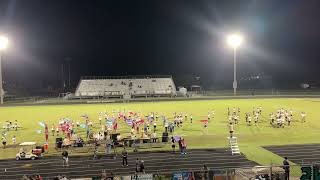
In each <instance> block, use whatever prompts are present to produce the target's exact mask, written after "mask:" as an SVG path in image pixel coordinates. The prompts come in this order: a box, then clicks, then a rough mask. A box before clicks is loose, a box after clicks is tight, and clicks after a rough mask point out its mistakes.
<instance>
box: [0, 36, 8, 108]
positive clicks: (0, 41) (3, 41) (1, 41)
mask: <svg viewBox="0 0 320 180" xmlns="http://www.w3.org/2000/svg"><path fill="white" fill-rule="evenodd" d="M8 43H9V40H8V38H7V37H5V36H0V51H3V50H5V49H7V47H8ZM1 58H2V55H1V52H0V104H3V96H4V91H3V86H2V72H1Z"/></svg>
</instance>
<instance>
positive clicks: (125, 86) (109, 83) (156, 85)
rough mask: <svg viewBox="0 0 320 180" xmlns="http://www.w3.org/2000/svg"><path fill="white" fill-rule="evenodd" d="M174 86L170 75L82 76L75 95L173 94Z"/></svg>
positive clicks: (134, 95) (120, 96)
mask: <svg viewBox="0 0 320 180" xmlns="http://www.w3.org/2000/svg"><path fill="white" fill-rule="evenodd" d="M175 94H176V87H175V84H174V82H173V79H172V77H171V76H134V77H130V76H126V77H114V76H113V77H83V78H81V80H80V82H79V84H78V87H77V89H76V92H75V96H76V97H119V98H122V97H124V96H125V95H126V96H128V95H129V96H130V97H139V96H140V97H141V96H143V97H148V96H174V95H175Z"/></svg>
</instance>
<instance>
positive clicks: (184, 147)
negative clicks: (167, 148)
mask: <svg viewBox="0 0 320 180" xmlns="http://www.w3.org/2000/svg"><path fill="white" fill-rule="evenodd" d="M181 146H182V153H181V154H187V143H186V141H185V140H184V139H182V141H181Z"/></svg>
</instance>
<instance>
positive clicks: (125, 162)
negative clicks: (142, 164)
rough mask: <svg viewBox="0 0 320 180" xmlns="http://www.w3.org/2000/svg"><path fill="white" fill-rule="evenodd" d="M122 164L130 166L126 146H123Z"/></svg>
mask: <svg viewBox="0 0 320 180" xmlns="http://www.w3.org/2000/svg"><path fill="white" fill-rule="evenodd" d="M122 166H128V152H127V151H126V148H123V151H122Z"/></svg>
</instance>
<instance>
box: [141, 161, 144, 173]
mask: <svg viewBox="0 0 320 180" xmlns="http://www.w3.org/2000/svg"><path fill="white" fill-rule="evenodd" d="M140 172H142V173H144V161H143V160H141V161H140Z"/></svg>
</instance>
